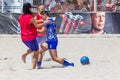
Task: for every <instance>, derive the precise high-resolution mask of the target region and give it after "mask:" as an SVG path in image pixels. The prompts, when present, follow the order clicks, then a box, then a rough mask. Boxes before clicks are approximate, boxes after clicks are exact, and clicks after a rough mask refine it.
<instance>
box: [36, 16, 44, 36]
mask: <svg viewBox="0 0 120 80" xmlns="http://www.w3.org/2000/svg"><path fill="white" fill-rule="evenodd" d="M36 17H37V20H38V24H42V23H43V19H42V16H40V15H39V14H36ZM38 29H41V28H38ZM45 35H46V34H45V32H44V33H37V36H45Z"/></svg>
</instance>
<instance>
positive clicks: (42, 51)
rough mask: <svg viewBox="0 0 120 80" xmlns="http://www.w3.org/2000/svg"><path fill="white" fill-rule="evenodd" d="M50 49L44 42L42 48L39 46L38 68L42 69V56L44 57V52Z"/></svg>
mask: <svg viewBox="0 0 120 80" xmlns="http://www.w3.org/2000/svg"><path fill="white" fill-rule="evenodd" d="M47 50H48V45H47V44H46V43H42V44H41V46H40V48H39V55H38V61H37V69H40V67H41V63H42V58H43V53H45V51H47Z"/></svg>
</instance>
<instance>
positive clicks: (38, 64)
mask: <svg viewBox="0 0 120 80" xmlns="http://www.w3.org/2000/svg"><path fill="white" fill-rule="evenodd" d="M36 67H37V69H40V68H41V62H40V61H37V63H36Z"/></svg>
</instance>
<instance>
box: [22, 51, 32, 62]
mask: <svg viewBox="0 0 120 80" xmlns="http://www.w3.org/2000/svg"><path fill="white" fill-rule="evenodd" d="M30 53H32V51H31V50H30V49H28V50H27V51H26V53H24V54H23V55H22V61H23V62H24V63H26V56H27V55H28V54H30Z"/></svg>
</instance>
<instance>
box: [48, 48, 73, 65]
mask: <svg viewBox="0 0 120 80" xmlns="http://www.w3.org/2000/svg"><path fill="white" fill-rule="evenodd" d="M49 52H50V55H51V57H52V59H53V60H54V61H56V62H58V63H60V64H63V65H64V66H74V63H71V62H68V61H66V60H65V59H63V58H60V57H58V56H57V50H55V49H50V50H49Z"/></svg>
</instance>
